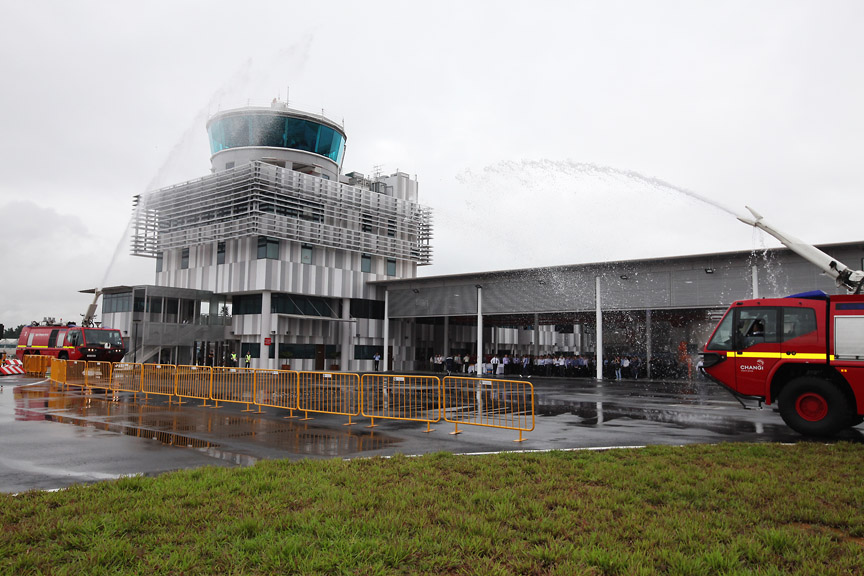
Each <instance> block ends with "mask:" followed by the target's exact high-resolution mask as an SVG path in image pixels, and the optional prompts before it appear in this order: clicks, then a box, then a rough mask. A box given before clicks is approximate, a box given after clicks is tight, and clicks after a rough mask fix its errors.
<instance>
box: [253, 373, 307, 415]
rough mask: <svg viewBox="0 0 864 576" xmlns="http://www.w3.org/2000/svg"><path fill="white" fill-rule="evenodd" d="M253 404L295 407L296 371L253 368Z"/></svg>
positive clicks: (292, 413)
mask: <svg viewBox="0 0 864 576" xmlns="http://www.w3.org/2000/svg"><path fill="white" fill-rule="evenodd" d="M255 404H257V405H258V406H269V407H271V408H285V409H286V410H290V411H291V415H290V416H286V418H293V417H294V410H296V409H297V373H296V372H290V371H288V370H255Z"/></svg>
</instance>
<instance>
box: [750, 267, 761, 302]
mask: <svg viewBox="0 0 864 576" xmlns="http://www.w3.org/2000/svg"><path fill="white" fill-rule="evenodd" d="M750 277H751V279H752V281H753V298H754V299H755V298H759V269H758V268H757V267H756V265H755V264H754V265H753V266H751V267H750Z"/></svg>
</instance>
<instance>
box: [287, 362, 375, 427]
mask: <svg viewBox="0 0 864 576" xmlns="http://www.w3.org/2000/svg"><path fill="white" fill-rule="evenodd" d="M297 409H298V410H302V411H303V419H304V420H310V418H309V412H320V413H322V414H341V415H343V416H348V423H347V424H345V425H346V426H350V425H352V424H354V423H353V422H352V421H351V417H352V416H358V415H359V414H360V376H359V375H357V374H349V373H345V372H297Z"/></svg>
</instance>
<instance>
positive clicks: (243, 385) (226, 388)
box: [210, 366, 255, 412]
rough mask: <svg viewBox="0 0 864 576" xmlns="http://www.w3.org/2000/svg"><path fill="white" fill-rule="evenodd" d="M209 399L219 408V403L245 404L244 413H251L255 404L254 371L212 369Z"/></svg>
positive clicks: (227, 368) (219, 367) (223, 368)
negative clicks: (252, 405)
mask: <svg viewBox="0 0 864 576" xmlns="http://www.w3.org/2000/svg"><path fill="white" fill-rule="evenodd" d="M210 399H211V400H213V402H215V403H216V405H215V406H213V407H214V408H219V402H234V403H237V404H246V409H245V410H244V412H253V410H252V408H251V407H250V405H251V404H252V403H254V402H255V369H254V368H231V367H221V366H217V367H215V368H213V378H212V385H211V388H210Z"/></svg>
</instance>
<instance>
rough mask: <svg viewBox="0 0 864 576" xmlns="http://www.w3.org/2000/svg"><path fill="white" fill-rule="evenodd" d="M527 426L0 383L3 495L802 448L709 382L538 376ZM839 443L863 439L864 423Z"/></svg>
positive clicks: (10, 379)
mask: <svg viewBox="0 0 864 576" xmlns="http://www.w3.org/2000/svg"><path fill="white" fill-rule="evenodd" d="M531 383H532V385H533V386H534V395H535V404H536V421H535V429H534V430H533V431H531V432H524V433H523V438H524V442H515V440H517V439H518V438H519V433H518V432H517V431H513V430H503V429H492V428H483V427H478V426H464V425H460V426H459V431H460V432H461V433H460V434H458V435H454V434H452V432H453V431H454V430H455V426H454V425H453V424H450V423H447V422H443V421H442V422H438V423H437V424H433V425H432V428H433V431H432V432H429V433H427V432H426V425H425V424H422V423H417V422H403V421H394V420H382V419H376V420H375V424H376V426H375V427H374V428H370V427H369V424H370V421H369V419H368V418H363V417H359V418H353V419H352V422H353V424H352V425H348V426H346V423H347V422H348V418H347V417H343V416H332V415H324V414H310V416H312V417H313V419H311V420H305V421H304V420H301V418H302V416H303V413H302V412H300V413H298V412H295V413H294V415H295V417H294V418H291V419H289V418H285V416H287V415H289V412H288V411H287V410H277V409H272V408H271V409H266V410H265V412H263V413H257V412H244V411H243V410H242V409H243V408H244V406H243V405H227V406H223V407H221V408H218V409H214V408H211V407H201V406H199V405H198V404H199V403H187V404H183V405H181V406H178V405H177V404H176V403H175V404H168V403H167V402H166V401H163V400H161V399H158V398H154V397H153V396H151V397H150V398H149V400H148V401H147V402H146V403H145V402H144V399H143V398H142V397H140V396H139V397H138V398H137V399H135V398H133V396H132V395H131V394H122V395H120V396H119V397H118V398H116V399H115V400H112V399H111V398H110V397H106V396H105V395H102V394H92V393H85V392H84V391H83V390H80V389H77V388H69V389H66V390H63V389H60V388H58V387H57V386H56V385H54V384H52V383H50V382H48V381H45V380H44V379H41V378H28V377H23V376H3V377H0V492H6V493H18V492H23V491H27V490H33V489H35V490H52V489H59V488H64V487H67V486H70V485H72V484H76V483H89V482H96V481H100V480H106V479H112V478H118V477H120V476H128V475H136V474H144V475H157V474H160V473H163V472H167V471H170V470H177V469H181V468H196V467H200V466H248V465H252V464H254V463H255V462H257V461H259V460H262V459H277V458H287V459H300V458H352V457H373V456H388V455H393V454H411V455H414V454H425V453H430V452H441V451H445V452H453V453H484V452H498V451H509V450H555V449H558V450H565V449H597V448H608V447H622V446H644V445H649V444H654V445H657V444H667V445H683V444H696V443H718V442H801V441H807V439H805V438H803V437H801V436H800V435H798V434H796V433H794V432H792V431H791V430H790V429H789V428H787V427H786V425H785V424H783V421H782V420H781V419H780V415H779V414H778V413H777V412H776V411H775V410H774V409H773V408H774V407H773V406H772V407H765V408H764V409H761V410H760V409H758V407H757V406H756V404H750V407H751V409H744V408H743V407H742V406H741V404H740V403H739V402H738V401H737V400H736V399H735V398H733V397H732V396H731V395H730V394H729V393H728V392H726V391H725V390H723V389H722V388H720V387H719V386H717V385H714V384H711V383H709V382H707V381H697V382H690V383H687V382H658V381H645V380H638V381H621V382H607V381H604V382H602V383H598V382H596V381H595V380H593V379H563V378H560V379H559V378H539V379H536V378H535V379H532V380H531ZM837 440H845V441H853V442H862V443H864V425H860V426H858V427H857V428H854V429H852V430H848V431H846V432H844V433H843V434H841V435H840V436H838V437H837Z"/></svg>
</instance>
